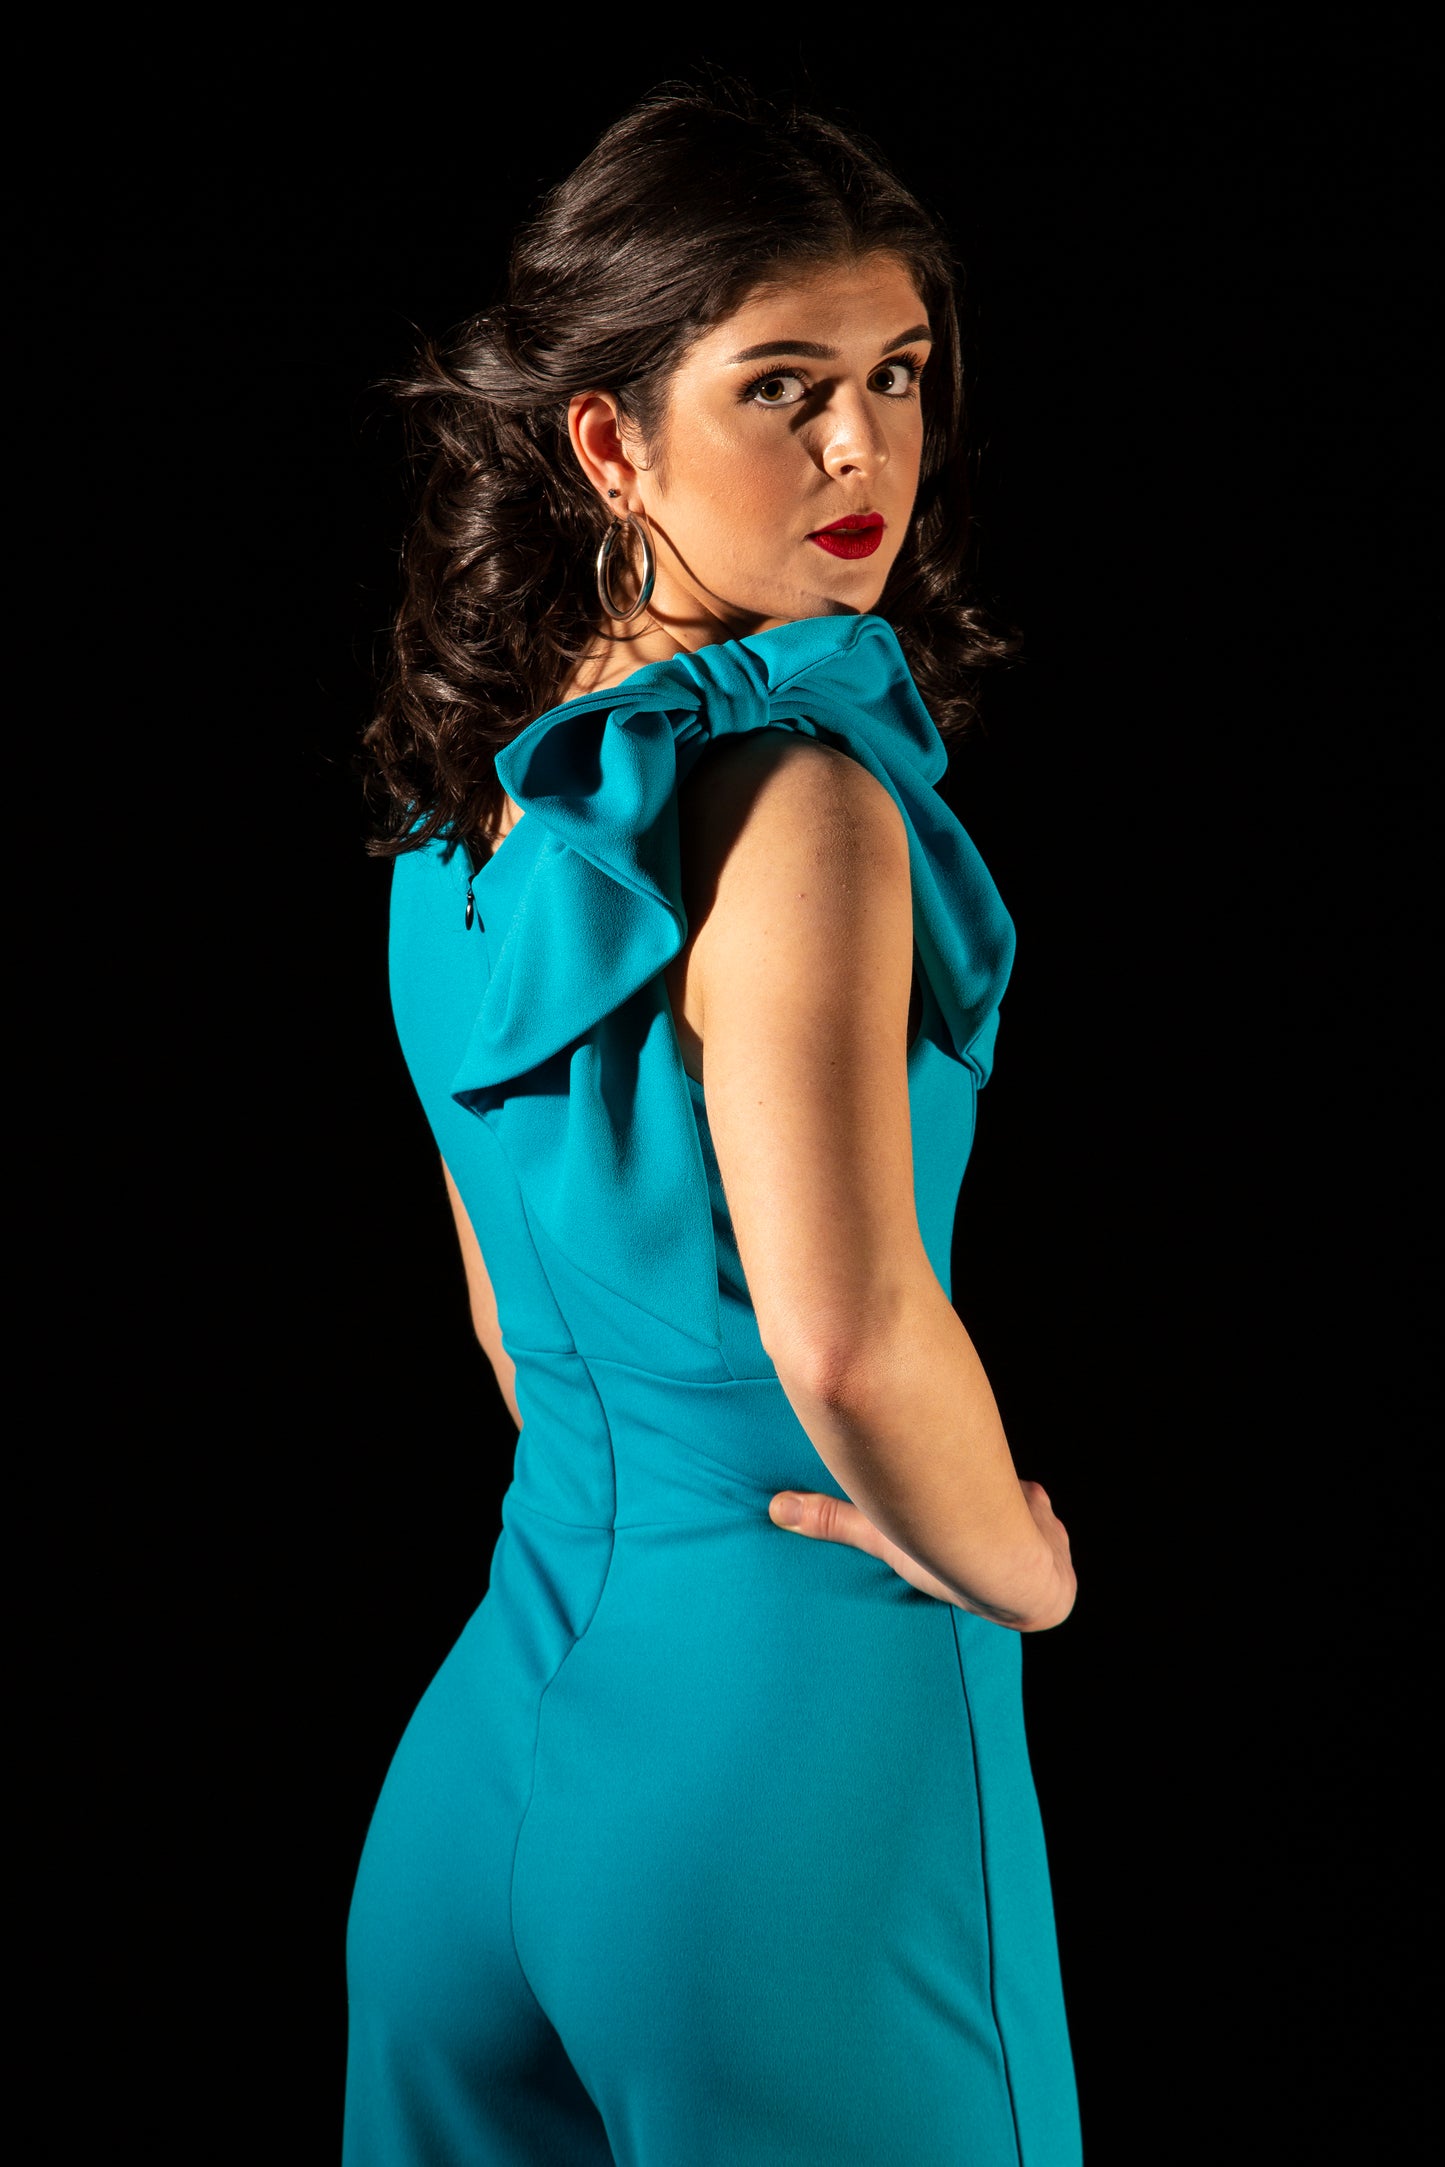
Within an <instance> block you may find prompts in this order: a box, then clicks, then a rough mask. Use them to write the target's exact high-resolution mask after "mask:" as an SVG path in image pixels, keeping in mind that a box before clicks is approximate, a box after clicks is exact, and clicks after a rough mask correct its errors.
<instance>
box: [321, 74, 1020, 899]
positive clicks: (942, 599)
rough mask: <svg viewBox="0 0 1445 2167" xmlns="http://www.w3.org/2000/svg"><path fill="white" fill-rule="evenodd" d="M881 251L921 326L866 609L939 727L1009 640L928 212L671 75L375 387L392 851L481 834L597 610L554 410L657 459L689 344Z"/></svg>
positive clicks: (374, 758) (950, 276)
mask: <svg viewBox="0 0 1445 2167" xmlns="http://www.w3.org/2000/svg"><path fill="white" fill-rule="evenodd" d="M881 252H887V253H889V254H892V255H894V256H897V257H898V258H899V259H900V260H901V261H902V262H904V263H905V264H906V265H907V266H908V268H909V270H910V272H911V274H912V276H913V278H914V280H915V282H916V284H917V286H918V290H919V293H920V295H921V297H922V299H923V301H924V303H925V305H926V307H927V310H928V316H929V321H930V323H931V324H932V326H933V331H934V352H933V364H932V366H931V367H930V368H929V369H928V371H927V373H926V375H925V378H924V386H923V401H924V408H923V414H924V446H923V458H922V466H921V471H920V476H919V485H918V494H917V499H916V504H915V509H914V515H913V519H912V521H911V524H910V527H909V531H908V534H907V536H906V537H905V539H904V543H903V547H902V549H901V550H900V551H899V554H898V558H897V560H896V562H895V564H894V566H893V569H892V571H891V573H890V574H889V578H888V581H887V585H886V586H885V588H884V591H883V594H882V596H881V598H880V600H879V602H878V605H877V607H878V611H879V614H880V615H882V616H884V617H886V618H887V619H888V621H889V622H890V623H891V624H892V626H893V628H894V630H895V632H896V633H897V636H898V640H899V643H900V645H901V646H902V648H903V652H904V654H905V656H906V658H907V660H908V664H909V667H910V669H911V670H912V672H913V675H914V677H915V679H916V681H917V684H918V687H919V690H920V692H921V693H922V695H923V698H924V701H925V702H926V704H927V706H928V708H929V711H930V713H931V714H932V715H933V717H934V720H935V721H936V722H937V724H938V727H939V729H940V731H941V732H942V733H943V735H944V736H945V737H948V736H950V735H956V734H957V733H958V732H960V731H961V730H963V729H964V728H965V727H966V726H967V724H968V723H969V721H970V720H971V719H972V716H973V713H974V690H973V681H974V673H975V672H976V671H977V669H978V668H979V667H980V666H981V665H982V664H985V663H988V662H991V661H994V660H996V659H998V658H1000V657H1001V656H1003V655H1005V654H1007V653H1009V652H1011V651H1012V648H1013V646H1014V644H1015V643H1014V642H1013V641H1012V640H1011V639H1009V638H1005V637H1000V636H999V635H998V634H996V633H994V632H991V631H990V630H989V629H988V627H987V626H986V624H985V622H984V620H983V616H982V613H981V611H980V610H979V609H978V608H977V606H975V605H974V604H973V603H972V601H971V599H970V597H969V594H968V592H967V588H966V585H965V578H964V563H965V556H966V552H967V548H968V542H969V532H970V529H969V514H968V491H967V463H966V451H965V445H964V439H963V373H962V365H961V357H960V346H959V327H958V312H957V307H956V303H955V298H954V279H955V277H956V275H957V266H956V264H955V262H954V259H953V255H952V252H951V249H950V247H949V244H948V241H947V239H946V237H945V235H944V234H943V232H942V229H941V228H940V227H939V225H938V224H937V222H936V220H935V219H934V218H933V217H931V216H930V214H929V213H928V212H927V211H926V210H925V209H924V208H923V206H922V205H921V204H920V203H918V202H917V201H916V199H915V198H914V197H913V196H911V195H910V194H909V193H908V191H907V190H906V189H905V188H904V187H903V186H902V184H901V183H900V182H899V181H898V180H896V179H895V178H894V176H893V174H892V173H891V172H890V171H889V170H888V168H887V166H886V165H885V164H884V162H883V160H882V158H881V156H880V154H879V153H878V152H877V151H876V149H875V148H873V147H872V146H871V145H865V144H864V143H863V142H862V141H860V139H859V138H858V137H857V136H856V135H852V134H848V133H845V132H844V131H843V129H841V128H840V127H837V126H835V125H834V124H833V123H832V122H831V121H828V120H824V119H822V118H820V117H819V116H818V115H817V114H815V113H810V112H804V111H800V110H797V109H796V108H789V109H786V110H784V109H781V108H779V107H776V106H774V105H772V104H770V103H769V102H768V101H766V100H764V99H763V98H761V97H760V96H758V95H757V94H756V93H754V92H753V91H752V90H751V89H749V88H748V87H747V86H746V85H744V84H741V83H739V82H737V81H736V80H735V79H728V78H722V79H721V80H719V79H716V78H715V79H714V80H713V81H711V82H710V83H709V84H708V85H707V87H703V88H699V87H696V86H693V85H690V84H687V83H675V82H672V83H664V84H662V85H660V86H659V87H658V88H657V89H655V90H653V91H652V92H651V93H650V94H649V95H648V96H646V97H645V98H643V99H642V100H641V102H640V103H639V104H637V105H636V106H634V107H633V108H632V110H631V111H630V112H628V113H626V114H624V116H623V117H622V118H621V119H620V120H618V121H616V122H615V123H614V124H613V125H612V127H610V128H609V129H608V130H607V132H606V133H605V134H604V135H603V136H602V138H601V140H600V141H599V142H598V144H597V145H596V147H595V149H594V150H592V151H591V152H590V154H589V155H588V156H587V157H586V158H584V159H583V161H582V163H581V164H580V165H579V166H578V167H577V168H576V170H575V171H574V172H573V173H571V174H570V175H569V176H568V178H567V179H566V180H564V181H563V182H561V183H560V185H559V186H557V187H556V188H554V189H552V190H551V192H550V193H549V194H548V195H547V196H546V197H545V198H544V199H543V201H542V204H541V206H540V208H539V210H538V211H537V212H536V214H535V215H534V216H533V217H532V218H531V219H530V220H529V222H528V223H527V224H526V225H525V226H524V227H523V228H522V229H521V230H520V232H519V233H518V235H517V237H516V239H515V242H514V244H513V247H512V251H511V257H510V261H509V265H508V272H507V279H506V286H505V291H504V294H503V297H502V299H501V300H500V301H499V302H498V303H497V305H496V306H495V307H493V308H489V309H487V310H485V311H484V312H483V313H482V314H481V315H479V316H475V317H472V318H471V319H470V320H469V321H468V322H467V323H465V324H464V325H462V326H461V328H460V329H459V331H457V332H456V333H454V334H453V336H452V338H451V340H450V342H449V344H448V345H447V346H446V347H445V348H444V349H438V348H437V346H435V345H434V344H433V343H432V342H431V341H430V340H425V341H423V344H422V346H421V350H420V353H419V355H418V357H417V361H416V365H415V368H414V370H413V372H412V373H411V374H410V375H409V376H406V377H403V378H400V379H395V380H392V382H391V383H390V384H389V386H388V387H387V388H389V389H390V390H391V391H392V392H393V393H394V394H395V395H396V397H397V398H398V399H399V400H400V402H401V404H402V407H403V411H404V413H405V415H406V419H407V425H408V441H409V446H410V451H411V456H412V460H413V464H414V467H415V468H416V470H417V471H418V475H419V483H420V486H419V491H418V497H417V504H416V514H415V519H414V522H413V524H412V527H411V531H410V534H409V536H408V538H407V541H406V545H405V549H404V552H403V560H402V562H403V572H404V577H405V594H404V598H403V600H402V603H401V607H400V609H399V610H398V612H397V616H396V622H395V626H394V630H393V636H392V642H391V655H390V663H389V667H388V669H387V672H386V676H385V680H384V683H383V685H382V689H381V698H380V701H379V705H378V710H377V713H376V716H375V718H374V720H373V721H372V723H371V724H370V726H369V728H368V729H367V731H366V733H365V736H364V739H363V745H364V754H363V757H364V760H365V763H366V785H367V791H368V795H369V797H370V799H371V801H372V803H373V805H374V807H375V808H376V810H377V812H378V814H379V819H380V832H379V833H378V834H376V835H374V836H373V837H372V838H371V839H370V840H369V841H368V844H367V848H368V850H369V851H371V852H372V854H373V855H374V856H378V857H390V856H395V855H396V854H397V853H398V852H401V851H404V850H416V849H419V848H421V847H422V846H423V845H424V844H426V843H429V842H430V841H431V840H432V839H433V837H435V836H437V835H442V836H444V837H445V838H447V839H448V840H449V841H453V842H457V841H460V842H467V843H478V844H481V845H482V850H481V855H482V856H485V855H486V853H487V850H488V849H489V848H490V845H491V842H492V840H493V839H494V837H495V834H496V831H497V827H498V824H499V822H500V818H501V814H502V808H503V791H502V786H501V783H500V782H499V780H498V778H497V774H496V769H495V765H494V761H495V755H496V754H497V752H498V751H499V750H500V749H501V748H502V747H503V746H504V745H505V744H507V743H508V742H509V741H510V740H511V739H512V738H513V737H515V736H516V735H517V733H518V732H519V731H520V730H522V729H524V728H525V727H526V725H527V724H528V723H530V722H532V721H533V720H535V718H536V717H537V716H538V715H540V714H542V713H543V712H544V711H545V710H546V709H547V708H548V707H551V706H554V705H555V704H556V702H557V700H558V699H559V698H560V696H561V693H562V688H563V687H564V685H565V684H566V682H567V680H568V678H569V677H570V675H571V674H572V671H573V669H574V668H575V666H576V664H577V663H578V661H579V660H580V659H581V657H582V656H583V655H584V653H586V652H587V651H588V650H589V649H590V648H591V647H592V646H593V644H594V643H595V640H596V637H597V635H598V632H599V631H600V629H601V627H602V620H601V617H600V613H599V611H598V607H597V597H596V589H595V585H594V581H593V576H592V564H593V559H594V557H595V554H596V551H597V547H598V544H599V542H600V541H601V539H602V537H603V535H604V533H605V532H606V527H607V514H606V512H605V511H604V509H603V507H602V505H601V503H600V502H599V500H598V498H597V496H596V493H595V492H594V490H593V489H592V488H591V487H590V485H589V484H588V482H587V480H586V477H585V476H584V475H583V473H582V470H581V468H580V467H579V465H578V463H577V460H576V458H575V456H574V454H573V451H572V446H571V442H570V440H569V437H568V433H567V405H568V400H569V399H570V398H571V397H572V395H573V394H574V393H576V392H580V391H589V390H607V391H610V392H612V393H613V395H614V396H615V397H616V399H617V401H618V405H619V407H620V408H621V411H622V414H623V417H624V419H625V420H626V421H627V422H628V423H630V424H631V425H632V427H633V429H635V431H636V432H637V434H638V436H639V437H640V438H641V441H642V443H643V445H644V446H646V447H648V448H649V449H650V451H652V452H653V453H654V454H660V452H661V450H662V449H663V441H662V439H663V423H664V419H665V413H666V405H667V397H668V383H669V378H670V376H671V374H672V372H673V370H674V369H675V368H676V366H677V364H678V363H679V361H680V360H681V359H682V357H683V355H684V353H685V352H686V351H687V349H688V347H689V346H690V344H691V343H692V342H693V341H694V340H695V339H696V338H698V337H699V336H701V335H702V334H703V333H704V332H705V331H707V330H708V329H710V328H711V327H712V326H713V325H714V324H716V323H717V322H719V321H720V320H721V319H722V318H723V317H724V316H726V315H727V314H728V313H729V312H730V311H731V310H732V309H733V308H734V307H736V306H737V305H738V303H739V302H740V301H741V300H742V299H743V298H744V296H745V295H746V294H747V293H748V292H749V291H751V290H752V289H754V288H755V287H756V286H757V285H758V284H760V283H761V282H763V281H765V280H771V279H774V278H777V277H779V276H780V275H782V276H785V275H787V274H788V273H789V272H792V271H794V270H803V269H807V268H809V267H812V266H817V265H820V264H826V263H832V262H836V261H838V260H839V259H840V258H841V259H849V258H851V259H854V260H856V259H857V258H858V257H860V256H865V255H871V254H875V253H881Z"/></svg>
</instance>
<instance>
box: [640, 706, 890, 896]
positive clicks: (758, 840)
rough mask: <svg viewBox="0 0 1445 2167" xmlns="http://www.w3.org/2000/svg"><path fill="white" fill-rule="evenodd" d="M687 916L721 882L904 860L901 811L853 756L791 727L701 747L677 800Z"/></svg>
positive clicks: (772, 879) (767, 880)
mask: <svg viewBox="0 0 1445 2167" xmlns="http://www.w3.org/2000/svg"><path fill="white" fill-rule="evenodd" d="M678 818H679V827H680V832H681V837H682V845H683V882H684V899H685V901H686V903H687V907H688V918H689V922H690V924H694V925H695V924H696V923H697V922H698V921H699V919H701V918H702V917H704V916H706V914H707V911H708V909H709V907H710V905H711V904H712V902H713V901H714V900H715V898H716V896H717V893H718V890H719V888H720V886H721V885H722V883H723V882H724V880H726V881H727V882H728V883H729V884H731V885H734V886H736V885H737V883H738V882H739V880H740V879H742V878H743V877H744V876H746V879H747V883H748V886H749V888H750V889H752V888H755V887H756V885H757V882H758V881H759V880H761V881H762V883H763V888H764V892H767V891H768V890H770V889H772V888H774V887H781V888H782V889H784V890H786V888H787V886H788V883H789V882H791V881H793V880H794V879H795V878H796V877H797V876H799V875H800V874H804V873H806V872H807V871H809V870H810V869H815V868H826V867H828V866H832V867H834V868H836V869H841V868H843V867H847V868H849V869H851V870H852V871H853V872H855V873H856V871H857V869H858V866H859V863H860V861H867V860H870V859H874V858H877V859H879V860H880V862H881V863H882V864H884V865H889V864H891V865H895V866H896V864H897V863H898V861H899V856H900V853H901V854H902V858H903V861H904V862H905V863H906V860H907V849H908V844H907V836H906V833H905V830H904V825H903V816H902V814H901V813H900V812H899V810H898V806H897V804H896V803H895V801H894V799H893V796H892V794H891V793H890V792H889V791H888V790H887V789H886V788H885V787H884V785H883V784H882V783H881V782H880V781H879V780H878V778H877V776H876V775H874V774H872V773H871V772H870V771H869V770H868V769H867V768H866V767H864V766H863V765H862V763H861V761H858V760H855V759H853V758H852V757H851V756H850V755H849V754H848V753H845V752H841V751H839V750H838V749H837V748H836V747H835V746H832V745H825V744H823V743H822V742H821V741H820V740H819V739H817V738H814V737H805V736H802V735H800V734H799V733H798V732H796V731H792V730H783V729H767V730H753V731H749V732H748V733H747V734H746V735H744V736H742V737H727V738H720V739H718V740H716V741H715V742H714V743H713V744H711V745H709V746H708V748H707V749H706V751H705V752H703V753H702V754H701V755H700V756H699V758H698V760H697V762H696V763H695V765H694V767H693V769H692V771H691V773H690V774H689V775H688V778H687V780H686V782H685V783H684V784H683V786H682V789H681V791H680V793H679V798H678Z"/></svg>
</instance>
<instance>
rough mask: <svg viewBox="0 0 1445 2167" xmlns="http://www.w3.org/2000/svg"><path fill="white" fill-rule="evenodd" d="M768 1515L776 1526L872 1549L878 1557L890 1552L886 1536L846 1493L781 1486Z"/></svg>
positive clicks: (864, 1548)
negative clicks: (790, 1488) (829, 1494)
mask: <svg viewBox="0 0 1445 2167" xmlns="http://www.w3.org/2000/svg"><path fill="white" fill-rule="evenodd" d="M768 1516H769V1518H770V1519H771V1520H772V1521H773V1523H774V1525H775V1526H777V1527H788V1528H792V1529H793V1530H794V1532H795V1533H797V1534H799V1535H812V1536H814V1537H816V1538H818V1539H819V1540H821V1541H823V1542H845V1543H847V1544H849V1545H850V1547H851V1548H852V1549H854V1550H867V1551H869V1552H870V1553H871V1555H872V1556H874V1557H875V1558H881V1557H885V1556H886V1555H887V1552H886V1550H885V1548H884V1545H885V1543H886V1541H887V1538H886V1537H885V1536H883V1535H881V1534H880V1533H879V1531H878V1529H877V1528H876V1527H875V1526H874V1525H873V1522H872V1521H871V1520H870V1519H869V1518H868V1516H867V1514H866V1513H863V1512H860V1511H859V1510H858V1507H857V1506H856V1505H855V1504H853V1502H852V1501H851V1499H849V1498H846V1497H830V1496H828V1495H827V1493H826V1492H824V1491H821V1490H779V1492H778V1494H777V1496H776V1497H774V1498H773V1499H772V1500H771V1502H770V1503H769V1505H768ZM891 1547H892V1545H891V1544H889V1545H888V1548H890V1549H891Z"/></svg>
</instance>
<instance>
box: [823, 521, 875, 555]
mask: <svg viewBox="0 0 1445 2167" xmlns="http://www.w3.org/2000/svg"><path fill="white" fill-rule="evenodd" d="M884 524H885V522H884V518H883V514H882V513H881V512H858V513H855V514H850V515H849V516H848V517H847V518H846V519H835V520H834V521H833V522H832V524H831V526H827V527H819V528H818V529H817V530H816V531H815V532H814V533H812V534H810V535H809V536H808V540H809V541H810V542H816V543H817V545H818V547H819V549H826V550H827V552H828V555H829V556H830V557H871V556H872V554H873V552H874V550H875V549H876V548H877V547H878V544H879V543H880V542H881V541H882V539H883V528H884Z"/></svg>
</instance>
